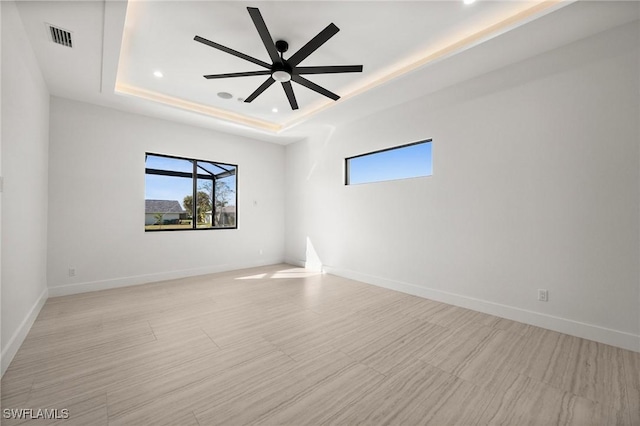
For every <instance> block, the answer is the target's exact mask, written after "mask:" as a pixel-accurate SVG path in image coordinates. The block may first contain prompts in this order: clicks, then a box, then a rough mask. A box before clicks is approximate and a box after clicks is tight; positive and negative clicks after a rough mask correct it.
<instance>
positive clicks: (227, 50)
mask: <svg viewBox="0 0 640 426" xmlns="http://www.w3.org/2000/svg"><path fill="white" fill-rule="evenodd" d="M193 39H194V40H195V41H197V42H200V43H202V44H206V45H207V46H211V47H213V48H214V49H218V50H222V51H223V52H225V53H229V54H231V55H233V56H237V57H238V58H242V59H244V60H245V61H249V62H253V63H254V64H257V65H260V66H261V67H265V68H269V69H271V64H268V63H266V62H263V61H261V60H260V59H256V58H254V57H253V56H249V55H245V54H244V53H240V52H238V51H237V50H233V49H231V48H229V47H226V46H223V45H221V44H218V43H216V42H213V41H211V40H207V39H206V38H202V37H200V36H195V37H194V38H193Z"/></svg>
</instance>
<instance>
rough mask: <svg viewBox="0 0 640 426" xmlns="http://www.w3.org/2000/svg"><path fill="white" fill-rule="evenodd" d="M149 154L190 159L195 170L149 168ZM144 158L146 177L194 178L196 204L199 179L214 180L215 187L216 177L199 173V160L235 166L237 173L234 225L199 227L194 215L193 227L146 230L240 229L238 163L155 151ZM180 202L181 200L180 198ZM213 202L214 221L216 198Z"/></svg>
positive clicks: (193, 196)
mask: <svg viewBox="0 0 640 426" xmlns="http://www.w3.org/2000/svg"><path fill="white" fill-rule="evenodd" d="M149 155H153V156H155V157H163V158H171V159H174V160H185V161H188V162H190V163H192V167H193V170H192V171H191V172H179V171H173V170H163V169H153V168H148V167H146V161H147V156H149ZM144 158H145V168H144V175H145V177H146V176H147V175H157V176H172V177H183V178H190V179H192V181H193V182H192V188H193V189H192V193H191V196H192V199H193V203H194V205H195V204H196V201H197V194H198V180H199V179H200V178H202V179H205V180H211V181H213V185H214V188H215V179H213V178H210V177H209V176H207V175H204V174H202V173H198V162H202V163H211V164H215V165H216V166H218V165H221V166H230V167H234V168H235V172H234V173H233V175H235V177H236V184H235V188H234V194H235V208H236V213H235V223H234V226H225V227H214V226H210V227H206V228H198V223H197V220H196V219H195V217H192V218H191V228H180V229H171V228H167V229H146V227H145V230H144V231H145V232H166V231H209V230H222V229H238V165H237V164H231V163H223V162H220V161H214V160H201V159H197V158H189V157H178V156H176V155H168V154H158V153H155V152H145V153H144ZM218 167H219V166H218ZM220 168H221V169H222V170H225V169H224V168H223V167H220ZM201 169H204V168H203V167H201ZM204 170H206V169H204ZM206 171H207V173H210V174H211V172H209V171H208V170H206ZM227 172H228V171H227ZM194 175H195V177H196V178H194ZM213 176H214V177H215V175H213ZM228 176H232V175H228ZM225 177H226V176H225ZM145 191H146V186H145ZM145 200H146V197H145ZM178 202H180V200H178ZM211 202H212V209H211V221H212V222H213V221H214V219H213V218H214V217H215V200H211ZM145 214H146V213H145ZM192 216H195V214H193V213H192Z"/></svg>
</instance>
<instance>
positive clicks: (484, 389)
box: [2, 265, 640, 426]
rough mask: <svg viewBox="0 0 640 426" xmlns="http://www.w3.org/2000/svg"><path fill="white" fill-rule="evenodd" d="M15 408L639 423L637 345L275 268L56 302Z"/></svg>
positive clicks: (20, 366)
mask: <svg viewBox="0 0 640 426" xmlns="http://www.w3.org/2000/svg"><path fill="white" fill-rule="evenodd" d="M2 408H33V409H38V408H58V409H63V408H66V409H68V410H69V415H70V418H69V419H68V420H59V424H64V425H83V426H84V425H125V424H126V425H165V424H166V425H180V426H189V425H196V426H197V425H201V426H202V425H213V424H225V425H243V424H253V423H261V424H266V425H276V424H289V425H304V424H312V425H321V424H344V425H351V424H366V425H383V424H392V425H414V424H428V425H437V426H440V425H489V424H490V425H494V424H495V425H514V426H516V425H517V426H520V425H545V426H547V425H565V424H571V425H598V426H602V425H636V426H637V425H640V354H638V353H634V352H629V351H625V350H622V349H617V348H614V347H611V346H607V345H603V344H599V343H595V342H591V341H588V340H583V339H579V338H576V337H571V336H568V335H564V334H560V333H555V332H552V331H547V330H543V329H540V328H536V327H532V326H528V325H525V324H521V323H516V322H513V321H508V320H504V319H500V318H497V317H493V316H490V315H485V314H481V313H477V312H473V311H469V310H466V309H461V308H457V307H453V306H449V305H445V304H441V303H437V302H433V301H430V300H426V299H421V298H418V297H414V296H409V295H406V294H402V293H398V292H394V291H390V290H386V289H382V288H378V287H374V286H369V285H366V284H362V283H358V282H355V281H350V280H346V279H343V278H339V277H335V276H331V275H318V274H313V273H309V272H305V271H304V270H301V269H297V268H294V267H291V266H287V265H276V266H270V267H264V268H257V269H251V270H244V271H235V272H233V273H224V274H216V275H208V276H203V277H196V278H189V279H181V280H175V281H168V282H163V283H156V284H147V285H141V286H136V287H128V288H122V289H115V290H107V291H101V292H94V293H86V294H80V295H74V296H67V297H58V298H52V299H49V300H48V301H47V303H46V304H45V306H44V308H43V309H42V312H41V313H40V315H39V317H38V319H37V321H36V322H35V324H34V326H33V328H32V329H31V332H30V333H29V335H28V337H27V339H26V340H25V342H24V344H23V345H22V347H21V349H20V351H19V352H18V354H17V355H16V357H15V359H14V360H13V362H12V364H11V365H10V367H9V369H8V370H7V372H6V374H5V376H4V377H3V379H2ZM2 422H3V423H2V424H3V425H5V424H6V425H10V424H19V423H20V421H15V420H2ZM31 423H32V424H38V425H43V424H48V423H47V421H45V420H37V421H32V422H31Z"/></svg>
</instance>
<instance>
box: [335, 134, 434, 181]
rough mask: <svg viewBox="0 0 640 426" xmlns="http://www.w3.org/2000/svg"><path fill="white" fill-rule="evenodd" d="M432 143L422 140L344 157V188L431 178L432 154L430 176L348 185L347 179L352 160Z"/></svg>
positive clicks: (430, 140)
mask: <svg viewBox="0 0 640 426" xmlns="http://www.w3.org/2000/svg"><path fill="white" fill-rule="evenodd" d="M432 142H433V139H432V138H429V139H423V140H420V141H417V142H411V143H407V144H403V145H398V146H392V147H390V148H383V149H378V150H376V151H371V152H365V153H364V154H358V155H353V156H351V157H346V158H345V159H344V185H345V186H354V185H364V184H369V183H380V182H391V181H395V180H405V179H416V178H423V177H429V176H433V154H432V157H431V168H432V172H431V174H430V175H424V176H412V177H406V178H397V179H386V180H377V181H372V182H361V183H349V177H350V174H351V173H350V172H351V169H350V167H349V161H350V160H353V159H354V158H360V157H367V156H369V155H375V154H379V153H381V152H387V151H395V150H398V149H402V148H408V147H410V146H415V145H421V144H426V143H432ZM431 149H432V151H431V152H432V153H433V147H432V148H431Z"/></svg>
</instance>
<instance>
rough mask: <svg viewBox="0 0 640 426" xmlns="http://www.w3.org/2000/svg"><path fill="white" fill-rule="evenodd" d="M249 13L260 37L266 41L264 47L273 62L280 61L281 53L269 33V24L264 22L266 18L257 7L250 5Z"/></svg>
mask: <svg viewBox="0 0 640 426" xmlns="http://www.w3.org/2000/svg"><path fill="white" fill-rule="evenodd" d="M247 10H248V11H249V15H251V19H252V20H253V25H255V26H256V29H257V30H258V34H260V38H261V39H262V42H263V43H264V47H266V48H267V52H269V57H270V58H271V62H273V63H276V62H280V55H278V49H276V45H275V43H274V42H273V38H271V34H269V30H268V29H267V24H265V23H264V19H262V14H261V13H260V10H259V9H258V8H257V7H248V8H247Z"/></svg>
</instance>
